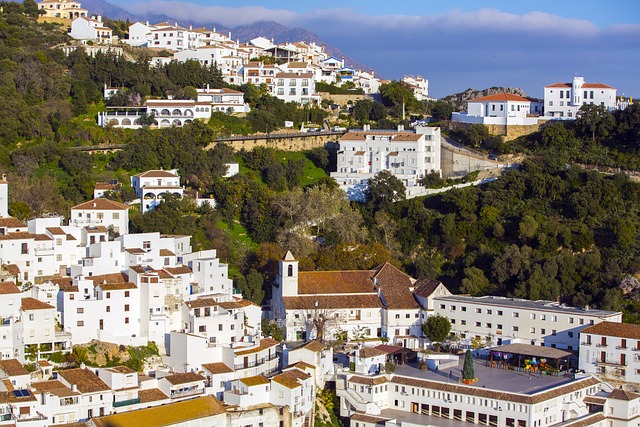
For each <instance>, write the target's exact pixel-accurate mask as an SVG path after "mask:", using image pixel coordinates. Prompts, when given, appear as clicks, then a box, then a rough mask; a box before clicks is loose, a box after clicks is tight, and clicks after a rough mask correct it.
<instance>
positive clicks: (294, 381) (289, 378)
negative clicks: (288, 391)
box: [272, 369, 311, 389]
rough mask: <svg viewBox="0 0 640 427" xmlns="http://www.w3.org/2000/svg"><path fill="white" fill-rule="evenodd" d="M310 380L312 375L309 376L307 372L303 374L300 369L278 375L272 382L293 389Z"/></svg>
mask: <svg viewBox="0 0 640 427" xmlns="http://www.w3.org/2000/svg"><path fill="white" fill-rule="evenodd" d="M309 378H311V375H309V374H307V373H306V372H302V371H301V370H299V369H292V370H290V371H285V372H283V373H281V374H279V375H276V376H275V377H273V378H272V380H273V381H275V382H277V383H278V384H282V385H283V386H285V387H287V388H292V389H293V388H296V387H301V386H302V384H301V382H302V381H304V380H306V379H309Z"/></svg>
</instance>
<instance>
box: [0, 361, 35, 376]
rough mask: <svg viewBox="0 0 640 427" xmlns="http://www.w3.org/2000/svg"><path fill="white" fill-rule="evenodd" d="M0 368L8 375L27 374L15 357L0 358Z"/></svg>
mask: <svg viewBox="0 0 640 427" xmlns="http://www.w3.org/2000/svg"><path fill="white" fill-rule="evenodd" d="M0 369H2V371H3V372H4V373H5V374H7V375H8V376H10V377H14V376H18V375H29V371H27V370H26V369H25V368H24V366H22V363H20V362H18V360H17V359H5V360H0Z"/></svg>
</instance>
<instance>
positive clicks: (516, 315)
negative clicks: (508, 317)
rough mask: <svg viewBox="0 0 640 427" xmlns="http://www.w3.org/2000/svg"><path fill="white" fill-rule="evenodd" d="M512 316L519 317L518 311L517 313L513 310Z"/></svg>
mask: <svg viewBox="0 0 640 427" xmlns="http://www.w3.org/2000/svg"><path fill="white" fill-rule="evenodd" d="M512 315H513V317H520V313H518V312H517V311H514V312H513V313H512Z"/></svg>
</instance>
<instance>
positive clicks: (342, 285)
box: [298, 270, 374, 294]
mask: <svg viewBox="0 0 640 427" xmlns="http://www.w3.org/2000/svg"><path fill="white" fill-rule="evenodd" d="M373 274H374V271H373V270H351V271H303V272H300V273H299V274H298V294H338V293H340V294H355V293H365V292H374V286H373V280H372V279H371V278H372V276H373Z"/></svg>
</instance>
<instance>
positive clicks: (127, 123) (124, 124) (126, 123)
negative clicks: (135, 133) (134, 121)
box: [122, 119, 131, 126]
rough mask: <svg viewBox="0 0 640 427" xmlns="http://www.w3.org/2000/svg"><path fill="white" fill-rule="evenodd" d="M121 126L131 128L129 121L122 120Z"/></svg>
mask: <svg viewBox="0 0 640 427" xmlns="http://www.w3.org/2000/svg"><path fill="white" fill-rule="evenodd" d="M122 126H131V120H129V119H122Z"/></svg>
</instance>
